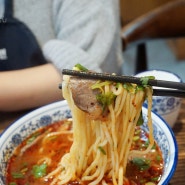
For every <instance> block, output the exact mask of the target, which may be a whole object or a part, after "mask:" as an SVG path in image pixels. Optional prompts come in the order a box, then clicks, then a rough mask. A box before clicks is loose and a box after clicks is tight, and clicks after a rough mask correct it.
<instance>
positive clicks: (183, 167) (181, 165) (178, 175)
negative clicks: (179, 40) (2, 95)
mask: <svg viewBox="0 0 185 185" xmlns="http://www.w3.org/2000/svg"><path fill="white" fill-rule="evenodd" d="M26 113H27V111H24V112H16V113H1V112H0V133H1V132H2V131H3V130H4V129H5V128H7V127H8V126H9V125H10V124H11V123H12V122H13V121H15V120H16V119H18V118H19V117H21V116H23V115H25V114H26ZM173 131H174V134H175V137H176V140H177V143H178V149H179V155H178V164H177V168H176V171H175V174H174V176H173V178H172V179H171V181H170V185H184V184H185V99H183V101H182V105H181V109H180V114H179V116H178V119H177V121H176V124H175V126H174V127H173Z"/></svg>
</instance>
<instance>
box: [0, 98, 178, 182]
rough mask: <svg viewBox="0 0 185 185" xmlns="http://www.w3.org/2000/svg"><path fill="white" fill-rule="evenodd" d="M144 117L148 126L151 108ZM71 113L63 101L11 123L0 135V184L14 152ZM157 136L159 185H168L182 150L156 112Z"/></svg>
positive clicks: (155, 127)
mask: <svg viewBox="0 0 185 185" xmlns="http://www.w3.org/2000/svg"><path fill="white" fill-rule="evenodd" d="M143 115H144V120H145V124H144V126H143V128H144V129H145V130H148V128H147V127H146V122H147V109H146V108H145V107H143ZM70 117H71V112H70V110H69V107H68V105H67V102H66V101H59V102H56V103H52V104H50V105H47V106H44V107H41V108H39V109H37V110H35V111H33V112H31V113H29V114H27V115H25V116H24V117H22V118H20V119H19V120H17V121H16V122H14V123H13V124H11V125H10V126H9V127H8V128H7V129H6V130H5V131H4V132H3V133H2V135H1V136H0V184H1V185H5V184H6V182H5V171H6V165H7V161H8V160H9V158H10V156H11V155H12V153H13V151H14V149H15V148H16V147H17V146H18V145H19V144H20V143H21V142H22V141H23V140H24V139H25V138H26V137H27V136H29V135H30V134H31V133H33V132H34V131H35V130H37V129H38V128H40V127H43V126H45V125H48V124H51V123H53V122H55V121H58V120H62V119H65V118H70ZM152 119H153V125H154V136H155V140H156V141H157V143H158V145H159V146H160V148H161V150H162V153H163V158H164V161H165V168H164V173H163V176H162V179H161V181H160V183H159V185H167V184H168V183H169V181H170V179H171V178H172V176H173V174H174V172H175V169H176V165H177V161H178V148H177V143H176V139H175V137H174V134H173V132H172V130H171V128H170V127H169V126H168V125H167V123H166V122H165V121H164V120H163V119H162V118H161V117H159V116H158V115H157V114H155V113H152Z"/></svg>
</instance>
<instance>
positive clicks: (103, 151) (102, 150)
mask: <svg viewBox="0 0 185 185" xmlns="http://www.w3.org/2000/svg"><path fill="white" fill-rule="evenodd" d="M98 149H99V150H100V152H101V153H102V154H104V155H106V152H105V150H104V149H103V148H102V147H101V146H99V147H98Z"/></svg>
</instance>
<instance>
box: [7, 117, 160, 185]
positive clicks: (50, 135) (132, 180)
mask: <svg viewBox="0 0 185 185" xmlns="http://www.w3.org/2000/svg"><path fill="white" fill-rule="evenodd" d="M71 130H72V121H69V120H64V121H60V122H57V123H54V124H52V125H49V126H46V127H44V128H41V129H39V130H38V131H36V132H35V133H33V134H32V135H31V136H30V137H28V138H27V139H26V140H25V141H24V142H22V144H21V145H20V146H19V147H18V148H17V149H16V151H15V152H14V154H13V156H12V157H11V159H10V160H9V163H8V167H7V176H6V179H7V185H38V184H39V185H50V183H51V181H52V178H54V176H53V177H52V178H45V176H47V174H48V173H50V172H52V171H53V170H55V169H56V167H57V165H58V163H59V162H60V160H61V158H62V156H63V155H64V154H66V153H68V152H69V150H70V147H71V145H72V142H73V141H72V132H70V131H71ZM66 131H69V133H66ZM141 136H142V137H141ZM142 138H144V139H142ZM147 138H148V135H147V134H146V133H144V132H143V131H142V130H141V129H140V128H139V127H138V128H137V129H136V130H135V136H134V139H133V144H132V148H131V149H137V150H145V149H146V147H147V145H148V140H147ZM162 171H163V159H162V155H161V151H160V150H159V147H158V146H157V144H156V143H155V145H154V146H153V149H152V150H151V152H149V153H148V154H147V155H146V156H143V157H142V158H139V157H138V158H135V159H133V160H131V161H129V162H128V165H127V170H126V177H127V178H128V183H127V184H126V185H145V184H146V183H147V182H153V183H154V184H157V183H158V182H159V180H160V178H161V175H162ZM105 180H106V182H107V183H108V182H109V184H110V185H111V184H112V182H111V181H110V180H109V179H105ZM78 184H89V182H87V183H82V182H79V181H74V182H70V183H68V185H78Z"/></svg>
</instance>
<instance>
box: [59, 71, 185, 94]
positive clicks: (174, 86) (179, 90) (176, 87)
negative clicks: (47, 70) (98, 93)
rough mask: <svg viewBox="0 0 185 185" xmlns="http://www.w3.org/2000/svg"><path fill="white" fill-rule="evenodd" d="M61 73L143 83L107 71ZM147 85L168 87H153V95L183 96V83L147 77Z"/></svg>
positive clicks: (136, 79)
mask: <svg viewBox="0 0 185 185" xmlns="http://www.w3.org/2000/svg"><path fill="white" fill-rule="evenodd" d="M62 74H63V75H71V76H77V77H80V78H85V79H97V80H108V81H113V82H120V83H134V84H138V85H143V82H142V78H139V77H134V76H124V75H115V74H107V73H94V72H89V71H88V72H83V71H76V70H69V69H63V71H62ZM147 85H150V86H153V87H163V88H170V89H154V91H153V95H154V96H175V97H185V83H182V82H173V81H165V80H156V79H148V82H147Z"/></svg>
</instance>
